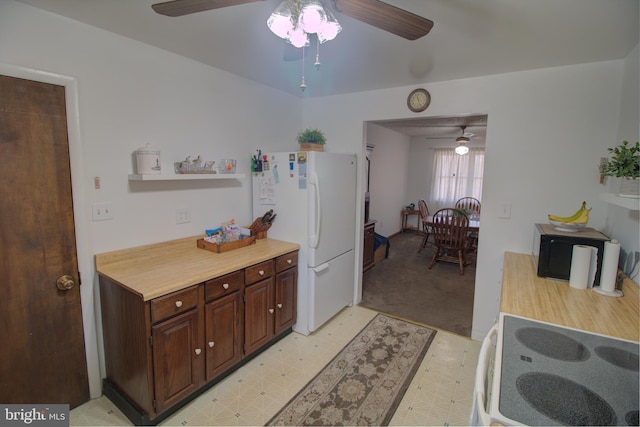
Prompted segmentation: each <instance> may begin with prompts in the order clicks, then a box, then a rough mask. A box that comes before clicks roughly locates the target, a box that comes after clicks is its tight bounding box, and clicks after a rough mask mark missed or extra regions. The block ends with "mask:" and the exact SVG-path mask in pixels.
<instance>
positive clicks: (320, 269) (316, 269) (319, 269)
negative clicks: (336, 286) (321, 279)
mask: <svg viewBox="0 0 640 427" xmlns="http://www.w3.org/2000/svg"><path fill="white" fill-rule="evenodd" d="M328 268H329V263H328V262H325V263H324V264H320V265H319V266H317V267H313V268H311V269H312V270H313V272H314V273H322V272H323V271H325V270H326V269H328Z"/></svg>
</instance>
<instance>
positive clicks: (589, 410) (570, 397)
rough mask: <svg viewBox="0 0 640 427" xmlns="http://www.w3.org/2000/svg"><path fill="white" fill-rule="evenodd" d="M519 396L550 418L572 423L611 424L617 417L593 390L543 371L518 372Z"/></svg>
mask: <svg viewBox="0 0 640 427" xmlns="http://www.w3.org/2000/svg"><path fill="white" fill-rule="evenodd" d="M516 387H517V388H518V392H519V393H520V395H521V396H522V397H523V398H524V399H525V400H526V401H527V402H529V403H530V404H531V405H532V406H533V407H534V408H536V409H537V410H538V411H540V412H542V413H543V414H544V415H546V416H547V417H549V418H552V419H553V420H555V421H558V422H560V423H562V424H565V425H572V426H594V425H595V426H611V425H616V422H617V419H616V414H615V411H614V410H613V408H612V407H611V406H610V405H609V404H608V403H607V402H606V401H605V400H604V399H602V398H601V397H600V396H598V395H597V394H596V393H594V392H593V391H591V390H589V389H588V388H586V387H584V386H583V385H580V384H578V383H576V382H573V381H571V380H568V379H566V378H562V377H559V376H557V375H553V374H545V373H542V372H531V373H526V374H523V375H520V376H519V377H518V378H517V380H516Z"/></svg>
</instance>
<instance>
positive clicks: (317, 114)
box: [304, 60, 624, 340]
mask: <svg viewBox="0 0 640 427" xmlns="http://www.w3.org/2000/svg"><path fill="white" fill-rule="evenodd" d="M623 66H624V61H622V60H620V61H607V62H600V63H593V64H584V65H576V66H567V67H557V68H550V69H540V70H532V71H526V72H518V73H509V74H502V75H494V76H488V77H481V78H474V79H465V80H456V81H450V82H440V83H429V84H427V83H425V84H423V85H421V86H424V87H425V88H427V89H428V90H429V91H430V92H431V98H432V101H431V105H430V107H429V109H428V110H427V111H425V112H424V113H421V115H424V116H457V115H466V114H488V127H487V138H486V163H485V175H484V176H485V179H484V189H483V195H482V201H483V206H482V211H483V216H482V228H481V230H480V247H479V254H478V261H477V270H476V292H475V307H474V318H473V331H472V337H473V338H474V339H478V340H479V339H482V337H483V336H484V335H485V333H486V332H487V331H488V330H489V328H490V327H491V325H492V324H493V323H494V319H495V317H496V316H497V315H498V311H499V296H500V282H501V278H502V272H501V269H502V260H503V255H504V252H505V251H514V252H522V253H529V252H530V250H531V243H532V235H533V224H534V223H538V222H546V217H547V214H548V213H560V214H562V213H563V212H564V213H567V214H569V213H571V212H573V211H575V210H576V209H577V208H578V207H579V206H580V203H581V202H582V201H583V200H586V201H587V202H588V205H589V206H591V207H592V208H593V210H592V212H591V221H590V226H592V227H594V228H596V229H599V230H603V229H604V228H605V226H606V222H607V211H608V209H609V207H608V206H607V204H606V203H604V202H602V201H600V200H599V193H601V192H602V188H601V186H600V185H599V175H598V170H597V164H598V162H599V159H600V157H602V156H603V153H606V148H607V147H608V146H609V145H611V142H610V141H613V140H615V139H616V136H617V128H618V111H619V108H620V107H619V105H620V88H621V84H622V72H623ZM412 89H414V87H400V88H393V89H385V90H378V91H370V92H362V93H354V94H349V95H341V96H333V97H323V98H314V99H309V100H306V101H305V108H304V120H305V121H309V120H311V119H313V122H314V124H315V125H316V126H318V127H320V128H322V129H326V130H327V131H328V132H340V133H341V134H342V136H343V137H342V139H343V141H345V143H347V144H349V146H348V147H347V148H349V149H351V150H363V149H364V146H365V142H366V141H365V139H366V136H365V135H364V134H363V127H362V123H363V122H366V121H369V120H384V119H400V118H408V117H416V115H415V114H413V113H410V112H409V111H408V110H407V109H406V96H407V95H408V93H409V92H410V91H411V90H412ZM347 148H345V147H343V149H347ZM503 202H508V203H511V204H512V213H511V218H510V219H500V218H498V210H499V205H500V204H501V203H503ZM397 209H398V211H399V210H400V207H398V208H397ZM360 286H361V283H360Z"/></svg>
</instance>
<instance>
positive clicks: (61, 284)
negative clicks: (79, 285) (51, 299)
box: [56, 274, 76, 291]
mask: <svg viewBox="0 0 640 427" xmlns="http://www.w3.org/2000/svg"><path fill="white" fill-rule="evenodd" d="M75 285H76V283H75V282H74V281H73V277H71V276H69V275H68V274H65V275H64V276H60V277H58V280H57V281H56V286H57V287H58V289H60V290H61V291H68V290H69V289H71V288H73V287H74V286H75Z"/></svg>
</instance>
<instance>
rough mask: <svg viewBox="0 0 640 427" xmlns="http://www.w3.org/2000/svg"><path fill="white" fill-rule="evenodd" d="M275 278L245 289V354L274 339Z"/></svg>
mask: <svg viewBox="0 0 640 427" xmlns="http://www.w3.org/2000/svg"><path fill="white" fill-rule="evenodd" d="M273 286H274V285H273V278H272V277H270V278H268V279H265V280H263V281H261V282H258V283H254V284H252V285H251V286H247V287H246V288H245V304H244V354H245V355H247V354H249V353H251V352H253V351H254V350H257V349H258V348H260V347H261V346H263V345H264V344H266V343H267V342H269V340H270V339H271V338H273V319H274V314H275V309H274V294H273Z"/></svg>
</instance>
